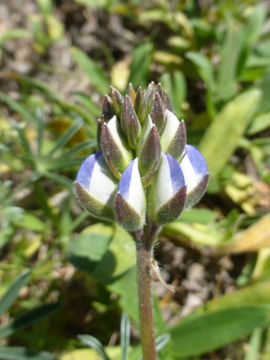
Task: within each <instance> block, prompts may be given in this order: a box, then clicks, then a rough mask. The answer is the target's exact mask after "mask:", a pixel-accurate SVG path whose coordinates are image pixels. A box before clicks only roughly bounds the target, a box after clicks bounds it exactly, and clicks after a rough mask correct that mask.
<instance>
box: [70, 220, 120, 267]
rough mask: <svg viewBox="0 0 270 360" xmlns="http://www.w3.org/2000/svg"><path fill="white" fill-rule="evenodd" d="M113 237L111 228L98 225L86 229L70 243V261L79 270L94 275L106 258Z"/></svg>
mask: <svg viewBox="0 0 270 360" xmlns="http://www.w3.org/2000/svg"><path fill="white" fill-rule="evenodd" d="M112 236H113V230H112V228H111V227H110V226H106V225H102V224H96V225H93V226H90V227H89V228H86V229H85V230H84V232H83V233H82V234H80V235H78V236H77V237H76V238H75V239H74V240H72V241H71V242H70V243H69V246H68V248H67V254H68V259H69V261H70V262H71V263H72V264H73V265H74V266H76V267H77V268H78V269H80V270H83V271H86V272H88V273H90V274H92V273H93V271H94V269H95V268H96V267H97V266H98V264H99V262H100V261H101V260H102V258H103V257H104V256H105V254H106V251H107V249H108V246H109V243H110V242H111V240H112Z"/></svg>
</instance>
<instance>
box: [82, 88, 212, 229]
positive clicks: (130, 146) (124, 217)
mask: <svg viewBox="0 0 270 360" xmlns="http://www.w3.org/2000/svg"><path fill="white" fill-rule="evenodd" d="M99 124H100V132H99V136H98V137H99V140H100V141H99V143H100V147H101V151H99V152H97V153H96V154H94V155H91V156H89V157H88V158H87V159H86V160H85V161H84V162H83V164H82V165H81V167H80V170H79V172H78V175H77V179H76V182H75V187H76V191H77V194H78V197H79V200H80V202H81V204H82V205H83V206H84V207H85V208H86V209H87V210H88V211H89V213H90V214H91V215H92V216H95V217H98V218H103V219H108V220H111V221H113V220H116V221H117V222H118V223H119V224H120V225H121V226H122V227H123V228H124V229H126V230H127V231H129V232H136V231H138V230H143V229H144V228H149V225H158V226H160V225H163V224H167V223H169V222H171V221H175V220H176V219H177V218H178V217H179V216H180V215H181V213H182V211H183V209H184V208H187V207H190V206H193V205H195V204H196V203H197V202H198V201H199V200H200V199H201V198H202V196H203V195H204V193H205V191H206V187H207V183H208V178H209V172H208V168H207V164H206V161H205V159H204V157H203V155H202V154H201V153H200V152H199V150H197V149H196V148H195V147H193V146H191V145H187V144H186V129H185V123H184V121H183V120H182V121H179V120H178V119H177V117H176V116H175V115H174V114H173V112H172V111H171V104H170V101H169V98H168V95H167V94H166V92H165V91H163V90H162V88H161V86H160V85H157V86H155V85H154V84H153V83H151V84H150V85H149V87H148V89H147V90H146V91H142V89H141V88H139V90H138V91H137V93H135V91H134V90H133V88H132V87H130V88H129V94H128V95H127V96H126V97H125V98H124V97H123V96H122V95H121V94H120V93H119V92H118V91H117V90H115V89H113V88H111V92H110V97H109V96H106V97H105V101H104V104H103V114H102V119H101V120H100V121H99Z"/></svg>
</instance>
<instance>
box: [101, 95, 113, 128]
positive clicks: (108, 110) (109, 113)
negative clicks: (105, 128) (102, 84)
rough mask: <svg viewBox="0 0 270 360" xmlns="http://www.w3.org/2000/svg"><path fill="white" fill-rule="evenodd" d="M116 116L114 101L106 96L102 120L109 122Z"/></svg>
mask: <svg viewBox="0 0 270 360" xmlns="http://www.w3.org/2000/svg"><path fill="white" fill-rule="evenodd" d="M113 116H114V112H113V103H112V99H111V98H110V97H109V96H108V95H106V96H105V98H104V101H103V104H102V119H103V121H105V122H107V121H109V120H111V118H112V117H113Z"/></svg>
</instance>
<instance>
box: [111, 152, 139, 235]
mask: <svg viewBox="0 0 270 360" xmlns="http://www.w3.org/2000/svg"><path fill="white" fill-rule="evenodd" d="M115 216H116V219H117V221H118V223H119V224H120V225H121V226H122V227H123V228H124V229H125V230H127V231H137V230H139V229H142V228H143V226H144V223H145V194H144V190H143V186H142V182H141V178H140V173H139V169H138V158H136V159H135V160H132V161H131V162H130V163H129V165H128V166H127V168H126V170H125V171H124V173H123V175H122V177H121V179H120V182H119V186H118V190H117V194H116V198H115Z"/></svg>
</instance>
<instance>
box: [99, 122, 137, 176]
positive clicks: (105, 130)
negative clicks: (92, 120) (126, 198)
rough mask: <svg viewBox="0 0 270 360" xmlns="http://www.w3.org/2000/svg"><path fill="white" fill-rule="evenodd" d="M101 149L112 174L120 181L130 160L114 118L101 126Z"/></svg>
mask: <svg viewBox="0 0 270 360" xmlns="http://www.w3.org/2000/svg"><path fill="white" fill-rule="evenodd" d="M101 149H102V152H103V156H104V158H105V160H106V161H107V164H108V166H109V168H110V169H111V171H112V173H113V174H114V175H115V176H116V177H117V178H118V179H120V177H121V175H122V173H123V171H124V170H125V168H126V166H127V165H128V164H129V162H130V160H131V155H130V153H129V151H128V150H127V147H126V145H125V142H124V140H123V138H122V136H121V132H120V129H119V124H118V122H117V118H116V116H114V117H113V118H112V119H111V120H110V121H109V122H108V123H105V124H103V126H102V131H101Z"/></svg>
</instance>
